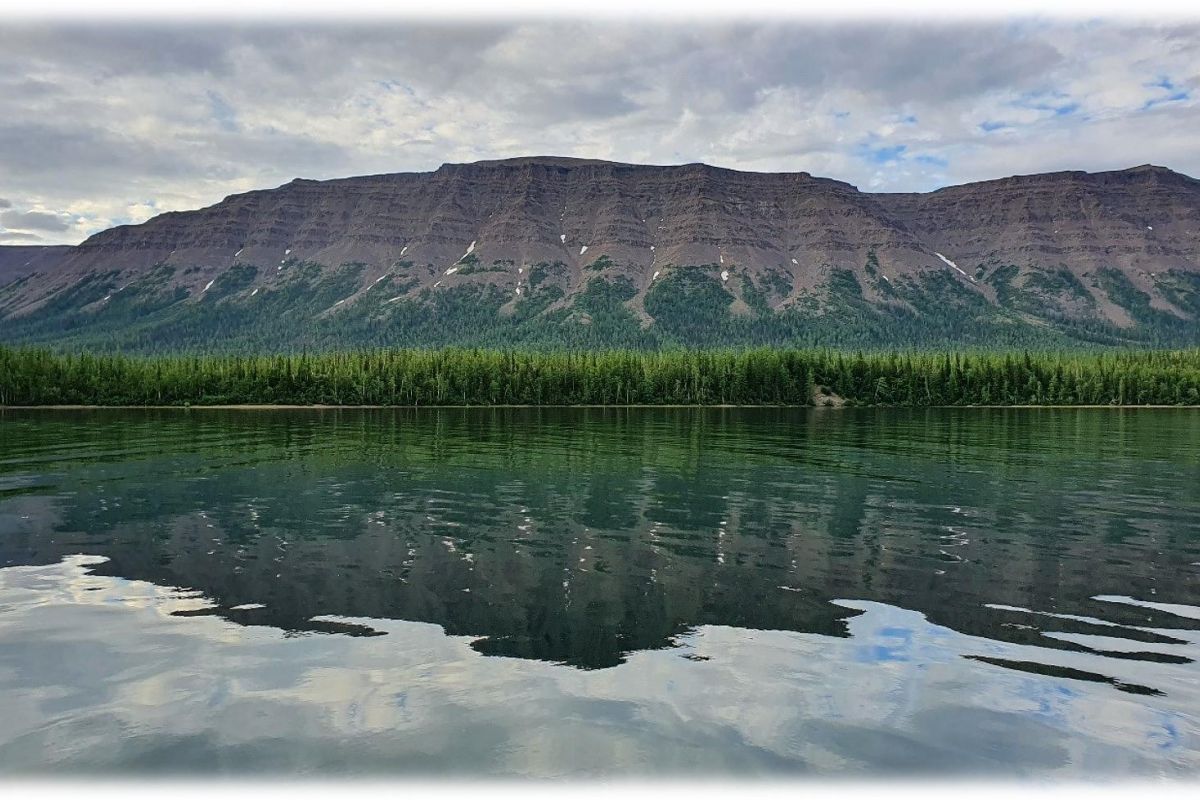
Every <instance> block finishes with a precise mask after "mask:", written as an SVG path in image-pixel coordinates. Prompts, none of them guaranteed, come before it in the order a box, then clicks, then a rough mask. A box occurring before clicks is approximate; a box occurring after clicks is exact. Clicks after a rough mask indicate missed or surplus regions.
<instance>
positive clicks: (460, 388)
mask: <svg viewBox="0 0 1200 800" xmlns="http://www.w3.org/2000/svg"><path fill="white" fill-rule="evenodd" d="M841 401H845V402H846V403H847V404H853V405H894V406H945V405H1107V404H1119V405H1195V404H1200V350H1175V351H1162V350H1159V351H1122V352H1102V353H1028V352H1025V353H869V354H868V353H857V354H848V353H843V352H837V351H831V350H780V349H758V350H678V351H662V352H645V351H606V352H582V353H581V352H548V353H547V352H524V351H498V350H465V349H447V350H380V351H371V352H353V353H329V354H319V355H313V354H301V355H273V356H241V355H228V356H161V357H139V356H126V355H119V354H117V355H110V354H102V355H101V354H90V353H79V354H60V353H55V352H53V351H50V350H41V349H6V348H0V405H76V404H78V405H188V404H192V405H215V404H238V403H264V404H333V405H406V406H414V405H415V406H424V405H508V404H511V405H624V404H646V405H665V404H683V405H716V404H735V405H762V404H780V405H810V404H814V403H815V404H818V405H821V404H833V403H837V402H841Z"/></svg>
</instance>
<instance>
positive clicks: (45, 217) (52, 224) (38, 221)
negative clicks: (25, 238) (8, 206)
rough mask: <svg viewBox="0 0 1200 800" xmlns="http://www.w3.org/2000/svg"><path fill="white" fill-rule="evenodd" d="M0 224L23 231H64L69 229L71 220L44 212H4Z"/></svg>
mask: <svg viewBox="0 0 1200 800" xmlns="http://www.w3.org/2000/svg"><path fill="white" fill-rule="evenodd" d="M0 224H3V225H5V226H6V227H9V228H20V229H24V230H29V229H32V230H37V231H66V230H70V229H71V218H70V217H67V216H63V215H61V214H52V213H49V212H46V211H4V212H2V213H0Z"/></svg>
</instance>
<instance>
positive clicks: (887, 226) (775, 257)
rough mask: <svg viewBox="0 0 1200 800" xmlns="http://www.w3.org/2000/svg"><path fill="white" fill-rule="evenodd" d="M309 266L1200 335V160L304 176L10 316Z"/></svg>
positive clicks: (352, 293)
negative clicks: (876, 175) (859, 173)
mask: <svg viewBox="0 0 1200 800" xmlns="http://www.w3.org/2000/svg"><path fill="white" fill-rule="evenodd" d="M2 263H3V258H2V257H0V264H2ZM348 272H354V273H355V275H354V277H353V278H349V279H345V280H343V278H342V277H338V276H339V275H343V276H344V274H346V273H348ZM535 274H536V275H537V276H538V279H537V280H536V281H535V280H534V276H535ZM297 275H302V276H303V280H305V281H308V282H309V283H310V284H314V285H315V284H317V283H322V282H326V283H327V282H329V281H331V280H333V281H335V282H338V284H339V291H341V293H342V294H341V296H339V297H337V298H336V299H335V300H334V302H333V303H331V304H330V305H329V306H327V307H321V308H315V307H314V308H308V309H307V310H306V311H305V312H304V313H306V314H310V315H312V317H313V319H318V318H324V317H328V316H331V315H337V314H347V313H349V312H350V311H351V309H356V310H355V311H354V313H355V314H358V315H360V316H362V315H366V316H367V317H369V318H372V319H385V318H389V317H392V316H395V314H393V313H391V312H392V309H386V308H383V307H382V306H383V301H384V299H383V298H378V297H376V298H371V297H369V295H372V293H373V292H375V293H377V291H376V290H383V289H389V290H390V294H388V297H387V298H386V300H387V301H388V302H390V303H395V304H399V306H400V307H407V306H409V305H410V304H419V305H424V306H427V307H430V308H435V307H437V306H438V305H439V303H441V302H442V301H443V300H444V299H445V298H446V297H448V296H450V295H456V296H457V295H461V296H462V297H464V298H465V297H467V296H469V295H478V297H480V298H486V300H480V302H484V304H485V305H491V306H494V309H493V310H494V311H495V316H496V319H497V323H496V325H497V326H498V327H497V330H499V329H500V328H503V327H504V326H503V324H501V322H500V320H503V319H504V318H507V317H512V316H514V315H515V316H517V317H522V315H527V316H529V317H530V320H526V322H528V323H529V324H531V325H533V324H534V323H535V322H536V319H535V318H538V319H543V320H545V321H549V322H552V324H553V325H554V326H561V325H562V324H564V321H565V320H568V319H570V320H573V322H571V323H570V324H578V325H585V326H586V325H589V324H591V318H592V317H594V314H593V313H592V312H591V311H588V310H587V305H588V302H587V298H588V297H589V296H590V295H589V293H591V294H594V293H595V292H597V291H599V292H608V293H609V294H613V296H614V297H619V301H618V302H617V304H616V305H611V304H610V305H611V307H610V306H606V307H605V308H606V312H605V313H608V312H612V313H614V314H616V315H618V316H622V315H624V316H627V317H628V318H629V319H632V320H635V321H636V322H637V326H638V328H639V329H641V330H645V329H647V328H649V329H653V328H655V326H656V324H657V323H658V322H659V321H660V320H659V316H658V315H656V314H655V313H654V312H653V310H651V309H650V308H649V307H650V306H654V307H657V308H659V310H660V311H662V310H663V300H664V298H663V297H659V296H658V295H661V294H662V293H663V292H662V290H661V285H662V284H663V283H664V282H679V281H682V282H683V284H685V285H683V284H681V287H680V290H681V292H682V294H683V296H684V299H685V301H686V299H687V298H688V297H690V293H697V292H698V293H699V294H700V295H702V296H704V297H705V298H707V300H706V302H713V303H716V304H717V305H719V306H721V308H720V312H721V313H720V315H719V316H720V318H721V320H722V322H721V324H722V325H724V324H725V322H724V320H726V318H728V319H730V320H733V321H734V322H737V320H738V319H743V320H744V319H760V320H767V322H769V323H770V324H769V325H768V327H769V326H770V325H776V327H778V325H777V323H778V322H779V321H778V320H777V319H775V318H777V317H780V316H788V317H789V319H790V321H789V322H788V324H787V325H786V326H785V327H788V329H789V330H791V331H792V333H791V334H785V333H774V334H771V335H766V334H763V336H765V341H768V342H769V341H773V340H774V338H777V337H782V340H781V342H782V341H790V340H791V339H789V338H788V337H789V336H791V337H792V338H794V337H795V335H801V334H797V333H796V331H803V329H804V328H805V326H804V325H801V324H800V322H799V321H798V320H797V319H791V318H792V317H796V316H797V315H799V316H800V317H805V318H807V319H809V321H810V322H811V323H812V324H811V325H809V326H808V327H809V328H810V329H811V330H810V331H809V333H813V334H819V333H820V330H819V328H820V323H819V320H820V319H821V318H826V321H828V317H829V315H830V314H831V313H837V312H838V310H839V309H841V310H842V311H844V310H845V308H843V307H852V308H854V309H855V313H856V314H858V315H860V316H864V319H863V320H861V322H862V324H863V326H864V328H870V327H871V326H873V325H874V326H875V327H880V326H882V327H881V328H880V329H881V330H883V329H887V328H888V327H889V326H893V327H894V324H901V325H910V323H912V320H911V319H910V318H920V317H922V315H923V314H924V315H926V316H927V315H928V314H929V313H930V312H931V310H932V311H933V313H935V314H942V313H943V312H942V311H938V310H937V306H938V304H939V303H940V304H942V305H943V306H945V305H947V304H948V305H949V306H952V307H956V308H957V307H960V306H961V309H962V320H960V322H963V323H964V324H965V323H966V321H968V320H970V319H976V320H984V321H985V322H986V324H984V325H982V327H981V329H980V332H981V333H980V335H982V334H983V333H984V332H985V331H986V329H987V328H988V326H991V325H994V324H1000V325H1001V326H1002V328H1003V326H1010V327H1011V326H1017V327H1022V326H1024V327H1028V328H1030V329H1031V330H1032V331H1033V333H1030V335H1031V336H1033V337H1034V338H1036V336H1034V333H1036V329H1039V328H1049V329H1050V330H1052V331H1053V332H1055V335H1056V336H1057V335H1059V334H1062V335H1065V336H1066V338H1067V340H1072V341H1073V340H1080V341H1092V340H1096V339H1097V337H1099V339H1101V340H1104V339H1111V340H1113V341H1121V340H1129V341H1134V342H1138V341H1150V340H1155V341H1166V342H1174V341H1190V340H1191V338H1194V337H1195V335H1196V329H1197V319H1198V318H1200V181H1197V180H1196V179H1194V178H1191V177H1190V176H1187V175H1183V174H1181V173H1177V172H1174V171H1172V170H1170V169H1168V168H1166V167H1160V166H1155V165H1150V164H1143V165H1139V166H1136V167H1131V168H1128V169H1124V170H1110V171H1104V172H1085V171H1080V170H1071V171H1060V172H1052V173H1037V174H1032V175H1013V176H1008V177H1004V178H997V179H994V180H989V181H982V182H976V183H966V184H958V185H955V186H947V187H942V188H940V189H937V190H934V191H931V192H924V193H913V192H879V193H873V192H863V191H860V190H859V189H858V188H857V187H855V186H853V185H851V184H849V183H845V182H842V181H838V180H835V179H831V178H823V177H817V176H813V175H811V174H810V173H807V172H784V173H762V172H746V171H739V170H731V169H727V168H723V167H714V166H710V165H706V164H700V163H692V164H680V165H643V164H628V163H621V162H609V161H603V160H597V159H577V158H568V157H557V156H526V157H517V158H511V159H498V160H491V161H481V162H471V163H464V164H458V163H446V164H443V165H441V166H440V167H439V168H438V169H436V170H433V171H431V172H402V173H384V174H379V175H369V176H352V177H344V178H335V179H330V180H321V181H316V180H311V179H303V178H297V179H295V180H293V181H290V182H288V183H285V184H283V185H281V186H279V187H275V188H272V189H256V190H251V191H248V192H243V193H238V194H234V195H230V196H228V197H227V198H225V199H224V200H222V201H220V202H218V203H215V204H213V205H210V206H206V207H204V208H201V209H196V210H193V211H176V212H168V213H165V214H161V215H158V216H156V217H153V218H151V219H150V220H147V221H146V222H143V223H140V224H137V225H125V226H117V227H114V228H110V229H107V230H105V231H101V232H98V233H96V234H94V235H93V236H90V237H89V238H88V239H86V240H85V241H84V242H82V243H80V244H79V245H77V246H75V247H72V248H69V249H68V250H66V251H64V252H58V253H55V254H54V257H52V258H46V259H42V260H41V262H39V263H38V264H37V265H36V268H35V269H33V270H32V271H29V272H28V274H25V275H21V276H17V277H16V278H15V280H13V279H9V280H7V283H6V282H5V281H6V278H5V277H4V276H5V273H4V272H3V271H0V321H4V320H8V323H7V324H5V325H4V326H3V327H5V328H9V329H12V330H14V333H13V334H10V335H7V336H6V334H5V332H4V331H3V330H0V339H4V340H10V341H11V340H29V341H44V342H53V341H56V339H57V338H59V337H56V336H55V335H53V331H54V330H55V325H54V324H49V325H48V326H47V324H43V325H42V328H41V329H38V330H34V329H37V328H38V325H37V324H35V323H36V320H37V319H38V318H46V319H48V318H50V317H55V316H57V317H63V315H66V318H69V319H70V320H71V322H70V324H66V323H63V325H65V326H66V327H67V328H68V329H70V330H71V331H73V332H74V333H78V331H79V330H80V329H86V328H88V327H89V326H90V325H91V324H92V323H94V322H97V321H103V319H104V318H105V316H106V312H105V307H106V305H110V304H112V302H113V298H114V295H115V294H116V293H118V292H123V291H125V289H126V288H127V287H134V288H138V289H139V291H140V292H141V296H142V297H143V299H146V298H148V297H149V296H150V294H152V293H151V292H147V291H145V289H146V288H147V287H145V286H144V284H146V283H147V282H148V281H151V278H153V281H151V282H153V283H154V285H155V287H157V288H156V291H157V297H158V301H161V300H162V299H163V298H167V297H169V298H170V305H175V304H183V306H184V307H186V306H188V305H189V304H190V305H192V306H194V305H197V304H200V305H204V304H206V303H208V302H209V301H213V300H215V299H216V297H217V295H218V294H219V295H220V298H221V300H222V301H224V302H226V303H229V304H233V305H237V304H242V305H245V304H246V303H248V302H250V300H251V298H257V297H260V295H267V294H272V293H275V294H278V293H279V292H281V291H285V290H287V287H288V286H290V285H291V284H292V283H294V281H295V280H296V279H297V278H296V276H297ZM656 282H657V284H656ZM342 284H345V285H344V286H343V285H342ZM597 285H602V286H607V287H608V288H596V286H597ZM81 286H90V287H91V288H90V289H89V290H88V291H82V292H81V291H80V287H81ZM214 288H217V289H218V292H213V289H214ZM614 293H615V294H614ZM318 294H319V293H318ZM918 295H919V296H918ZM71 296H74V299H73V300H71V301H70V302H67V301H66V300H65V298H68V297H71ZM535 297H536V298H537V300H538V302H536V303H535V302H533V300H534V299H535ZM369 299H374V300H376V302H375V303H374V304H373V305H372V304H370V303H368V304H365V305H364V304H363V301H365V300H369ZM610 299H612V298H610ZM158 301H156V302H158ZM497 301H498V302H497ZM672 302H674V301H667V305H671V304H672ZM847 303H849V304H850V305H849V306H846V304H847ZM443 304H444V303H443ZM981 304H982V305H981ZM152 305H153V304H152ZM985 306H986V308H985ZM923 307H924V308H925V310H924V311H923V310H922V308H923ZM246 313H248V314H249V313H253V312H252V311H249V310H247V311H246ZM946 313H948V312H946ZM556 315H557V316H556ZM880 315H882V316H880ZM110 316H111V315H110ZM134 317H136V315H133V316H132V317H131V319H133V318H134ZM876 317H879V319H876ZM897 320H898V321H897ZM135 321H136V320H135ZM628 321H629V320H628V319H626V320H625V323H628ZM382 324H384V325H385V327H386V322H384V323H382ZM483 324H484V325H490V324H491V323H490V322H488V321H487V320H483ZM623 324H624V323H623ZM764 324H767V323H764ZM779 324H782V323H779ZM912 324H916V323H912ZM839 326H841V327H843V328H844V327H845V326H844V325H842V324H841V323H839ZM59 327H62V326H59ZM626 327H628V326H627V325H626ZM685 327H686V326H685ZM743 327H744V326H743ZM760 327H762V326H760ZM910 327H911V325H910ZM1004 329H1005V330H1007V328H1004ZM1081 331H1082V333H1081ZM74 333H73V334H72V335H74ZM629 333H630V331H629V330H626V331H625V333H623V334H622V336H625V335H626V334H629ZM555 335H558V334H555ZM572 335H573V334H572ZM802 335H808V334H807V333H804V334H802ZM880 335H882V336H883V338H884V339H886V338H887V336H886V335H883V334H880ZM551 338H553V337H551ZM585 338H587V337H585ZM618 338H620V337H618ZM735 338H736V337H735ZM752 338H753V337H752ZM761 338H762V337H760V339H761ZM851 338H854V337H851ZM860 338H861V337H860ZM870 338H871V337H870V336H867V337H866V339H865V340H864V341H869V340H870ZM934 338H935V339H936V336H934ZM1051 338H1053V337H1051ZM667 339H668V340H670V342H673V343H677V344H684V345H687V344H692V343H694V342H690V341H688V338H687V336H685V335H682V334H680V335H675V336H670V337H667ZM213 343H214V344H219V342H216V341H214V342H213ZM347 343H348V344H354V343H356V342H355V341H348V342H347ZM601 343H602V342H601ZM663 343H668V341H667V340H663V341H661V342H659V344H663ZM760 343H761V342H760Z"/></svg>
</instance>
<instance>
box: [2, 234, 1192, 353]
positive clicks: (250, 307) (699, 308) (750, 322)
mask: <svg viewBox="0 0 1200 800" xmlns="http://www.w3.org/2000/svg"><path fill="white" fill-rule="evenodd" d="M598 264H604V265H605V266H608V265H609V264H610V262H606V261H604V259H603V258H601V259H597V261H596V262H593V266H594V265H598ZM193 269H194V268H193ZM365 270H366V267H365V266H364V265H362V264H344V265H342V266H341V267H339V268H337V269H330V268H327V267H322V266H320V265H317V264H313V263H308V262H294V263H292V262H289V263H288V264H287V265H286V266H284V268H283V270H281V271H280V270H278V269H276V268H269V269H268V270H267V271H266V273H263V271H262V270H259V269H257V268H255V267H254V266H251V265H243V264H239V265H237V266H235V267H233V268H232V269H230V270H228V271H226V272H224V273H222V274H220V275H219V276H217V277H216V278H215V280H214V282H213V283H212V285H211V286H209V288H208V289H207V290H206V291H197V289H196V288H195V283H194V282H193V288H192V289H191V290H190V291H189V290H188V289H185V288H182V287H180V286H172V280H173V278H174V277H178V276H176V274H175V273H176V268H174V267H170V266H160V267H158V268H156V269H155V270H152V271H150V272H148V273H146V274H145V275H143V276H142V277H140V278H139V279H137V280H135V281H132V282H130V283H127V284H125V285H123V286H122V285H118V279H119V276H118V274H117V273H103V274H100V273H97V274H96V275H93V276H89V277H88V278H86V279H85V280H83V281H81V282H80V283H78V284H76V285H74V286H72V287H70V288H68V289H65V290H63V291H62V292H60V293H58V294H56V295H54V296H52V297H51V298H50V299H49V300H48V301H47V302H46V303H45V304H44V305H43V306H41V307H40V308H37V309H35V310H33V311H32V312H31V313H29V314H25V315H21V316H10V317H7V318H4V319H3V320H2V321H0V342H3V343H5V344H10V345H40V346H47V347H52V348H55V349H57V350H60V351H63V352H70V351H73V350H91V351H108V352H125V353H147V354H151V353H164V354H169V353H181V352H188V353H191V352H196V353H209V354H212V353H253V354H261V353H297V352H301V351H309V352H336V351H344V350H349V349H378V348H395V347H401V348H414V347H419V348H436V347H480V348H491V349H508V348H514V349H531V350H544V351H554V350H593V349H597V348H599V349H632V350H658V349H670V348H677V347H712V348H726V347H728V348H755V347H767V346H770V347H791V348H818V347H832V348H839V349H871V350H873V349H879V348H904V349H908V348H942V349H944V348H953V349H974V348H986V349H1006V350H1023V349H1037V350H1048V349H1053V350H1061V349H1071V348H1079V349H1093V348H1096V347H1098V346H1101V347H1149V348H1163V347H1194V346H1197V345H1200V325H1198V324H1197V322H1196V319H1195V318H1194V316H1193V317H1190V318H1185V317H1182V316H1178V315H1176V314H1175V313H1171V312H1169V311H1164V310H1161V309H1160V308H1157V307H1155V306H1152V305H1151V303H1150V299H1149V296H1148V295H1147V294H1145V293H1144V292H1142V291H1140V290H1139V289H1137V288H1136V287H1134V286H1133V285H1132V284H1129V282H1128V280H1127V279H1125V278H1124V276H1123V275H1121V273H1119V272H1116V271H1100V272H1099V273H1097V275H1096V276H1095V277H1094V280H1095V287H1094V288H1095V289H1096V291H1098V292H1103V294H1104V295H1105V296H1107V297H1109V298H1110V299H1111V300H1112V301H1113V302H1114V303H1116V304H1117V305H1120V306H1121V307H1123V308H1124V309H1125V310H1126V312H1127V313H1128V316H1129V318H1130V319H1131V320H1133V322H1134V325H1133V326H1132V327H1126V328H1122V327H1118V326H1115V325H1113V324H1112V323H1109V322H1107V321H1104V320H1103V319H1101V318H1100V317H1098V316H1096V312H1097V310H1096V303H1095V300H1094V299H1093V298H1092V296H1091V295H1090V294H1089V290H1088V289H1087V288H1086V287H1085V286H1084V285H1083V284H1082V283H1080V282H1079V280H1078V279H1076V278H1074V277H1073V276H1071V275H1070V274H1069V273H1066V272H1064V271H1062V270H1040V271H1029V272H1026V273H1023V274H1019V270H1017V268H1016V267H1012V266H1007V267H1006V266H999V267H997V268H995V269H994V270H993V271H992V272H991V273H989V274H988V275H987V276H986V277H985V279H984V281H983V283H984V284H986V285H987V286H988V287H990V289H991V290H993V291H994V292H995V294H996V298H997V301H998V305H996V304H993V303H991V302H989V301H988V300H987V299H986V298H985V297H984V296H983V295H982V294H981V293H980V292H979V291H977V290H976V289H975V288H974V287H971V286H968V285H966V284H965V283H964V282H963V281H962V280H960V279H958V278H956V277H955V276H954V275H953V274H952V273H950V272H949V271H932V272H927V273H922V274H920V275H917V276H908V277H900V276H893V278H892V279H885V277H884V273H883V272H881V271H880V268H879V266H878V261H877V260H876V259H874V258H868V260H867V262H866V265H865V270H866V273H865V277H862V278H860V276H858V275H856V274H855V273H854V272H852V271H850V270H845V269H831V270H829V271H828V272H827V273H825V276H824V278H823V280H822V283H821V285H820V286H819V287H818V288H817V289H815V290H812V289H806V290H804V291H803V292H800V293H797V294H793V287H792V285H791V283H790V282H789V280H788V278H787V276H786V274H785V273H784V272H782V271H775V270H768V271H766V272H764V273H760V274H756V275H750V274H748V273H737V275H736V276H734V277H733V278H732V279H731V280H729V281H727V282H723V281H721V280H720V278H719V277H718V275H719V270H720V267H719V266H718V265H715V264H709V265H705V266H680V267H664V268H663V270H662V274H661V276H660V277H658V278H656V279H655V280H654V281H653V282H652V283H650V285H649V286H648V288H646V290H645V294H644V295H642V296H641V297H640V299H639V297H638V292H639V289H638V286H636V285H635V282H633V281H631V279H630V278H629V277H626V276H624V275H613V274H596V273H595V271H593V270H591V269H587V270H584V272H583V276H582V278H583V280H582V281H581V282H579V283H572V277H571V275H570V273H569V270H567V269H566V267H565V266H564V265H562V264H558V263H555V264H538V265H535V266H533V267H531V268H530V270H529V272H528V283H527V285H526V286H525V287H524V288H523V291H522V293H521V294H520V295H517V294H516V293H515V291H514V288H513V287H514V286H515V282H514V284H512V285H500V283H499V282H498V281H488V282H486V283H483V282H478V281H476V282H467V283H465V284H458V285H455V282H456V281H459V280H462V278H461V276H463V275H468V276H469V275H472V274H475V273H480V274H483V273H495V274H496V275H497V276H498V275H500V274H502V273H511V277H512V278H513V279H514V280H515V279H517V278H518V275H519V273H517V272H516V267H515V266H514V265H512V264H508V263H506V262H493V263H492V264H491V265H490V266H485V265H483V264H482V263H480V262H479V261H478V259H474V258H473V256H468V257H465V258H464V259H463V260H462V261H461V262H460V266H459V269H458V273H457V274H456V275H454V276H453V277H452V278H449V279H447V283H446V285H440V286H437V287H428V288H424V289H420V290H418V289H417V287H418V286H420V285H421V282H422V280H423V279H427V278H428V274H427V272H426V270H425V268H420V267H418V266H417V265H414V264H412V263H411V262H398V263H397V264H395V265H393V271H392V272H391V273H389V274H387V275H386V276H384V277H383V278H382V279H381V280H379V281H375V282H371V281H368V280H367V279H366V278H365V277H364V271H365ZM186 272H187V270H185V274H186ZM264 274H268V275H269V276H270V281H268V282H267V283H265V284H264V283H262V280H261V279H262V277H263V275H264ZM1018 279H1019V280H1018ZM1156 280H1157V281H1158V284H1157V285H1158V286H1159V287H1160V289H1161V292H1162V294H1163V295H1164V296H1166V297H1168V298H1169V299H1170V300H1171V302H1172V303H1174V304H1175V306H1176V307H1177V308H1178V309H1180V310H1181V313H1183V314H1191V315H1197V314H1200V277H1196V276H1194V275H1192V274H1191V273H1184V272H1169V273H1164V274H1161V275H1159V276H1156ZM439 283H440V281H439ZM21 286H22V284H21V283H20V282H19V281H18V282H14V283H13V284H10V285H9V286H8V287H0V314H3V313H4V308H5V303H6V301H8V302H11V300H12V298H13V297H14V296H15V295H16V293H18V292H19V291H20V290H21ZM256 286H257V287H258V288H254V287H256ZM739 301H740V302H739ZM1068 312H1070V313H1068Z"/></svg>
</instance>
